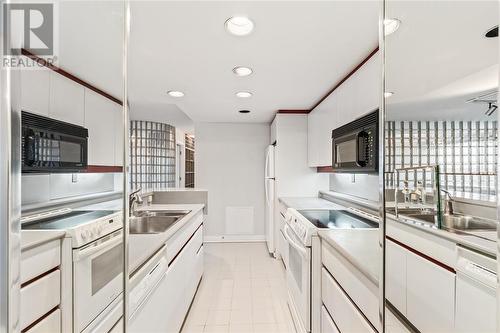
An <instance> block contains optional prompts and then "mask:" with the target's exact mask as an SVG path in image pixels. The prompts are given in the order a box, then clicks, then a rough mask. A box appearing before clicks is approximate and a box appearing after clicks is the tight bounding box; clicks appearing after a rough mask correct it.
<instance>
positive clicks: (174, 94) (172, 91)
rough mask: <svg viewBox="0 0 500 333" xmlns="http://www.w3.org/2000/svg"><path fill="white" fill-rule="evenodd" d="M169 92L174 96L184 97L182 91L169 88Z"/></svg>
mask: <svg viewBox="0 0 500 333" xmlns="http://www.w3.org/2000/svg"><path fill="white" fill-rule="evenodd" d="M167 94H169V95H170V96H172V97H183V96H184V93H183V92H182V91H177V90H169V91H167Z"/></svg>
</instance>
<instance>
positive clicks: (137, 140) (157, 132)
mask: <svg viewBox="0 0 500 333" xmlns="http://www.w3.org/2000/svg"><path fill="white" fill-rule="evenodd" d="M130 186H131V188H132V189H135V188H139V187H140V188H142V189H143V190H144V189H155V188H156V189H157V188H164V187H175V127H173V126H171V125H168V124H163V123H157V122H151V121H141V120H133V121H131V122H130Z"/></svg>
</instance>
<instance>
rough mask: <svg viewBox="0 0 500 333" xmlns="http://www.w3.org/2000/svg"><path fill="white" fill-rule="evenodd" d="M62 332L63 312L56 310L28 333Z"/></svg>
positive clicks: (27, 332)
mask: <svg viewBox="0 0 500 333" xmlns="http://www.w3.org/2000/svg"><path fill="white" fill-rule="evenodd" d="M59 332H61V310H60V309H56V310H55V311H54V312H52V313H51V314H50V315H48V316H47V317H45V318H44V319H43V320H42V321H40V322H39V323H38V324H36V325H35V326H33V327H32V328H30V329H29V330H27V331H26V333H59Z"/></svg>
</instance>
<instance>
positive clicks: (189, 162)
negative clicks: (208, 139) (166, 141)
mask: <svg viewBox="0 0 500 333" xmlns="http://www.w3.org/2000/svg"><path fill="white" fill-rule="evenodd" d="M185 143H186V155H185V156H186V178H185V180H186V185H185V186H186V187H194V137H193V136H191V135H188V134H186V137H185Z"/></svg>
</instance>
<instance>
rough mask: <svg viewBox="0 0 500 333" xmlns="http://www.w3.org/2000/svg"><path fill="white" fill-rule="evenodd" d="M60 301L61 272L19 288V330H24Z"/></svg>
mask: <svg viewBox="0 0 500 333" xmlns="http://www.w3.org/2000/svg"><path fill="white" fill-rule="evenodd" d="M60 300H61V271H60V270H55V271H54V272H52V273H50V274H48V275H46V276H44V277H42V278H40V279H38V280H36V281H34V282H33V283H30V284H28V285H27V286H25V287H23V288H21V313H20V320H21V329H24V328H26V327H27V326H29V325H30V324H32V323H33V322H35V321H36V320H38V319H39V318H41V317H42V316H43V315H45V314H46V313H48V312H49V311H50V310H52V309H53V308H55V307H56V306H58V305H59V303H60Z"/></svg>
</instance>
